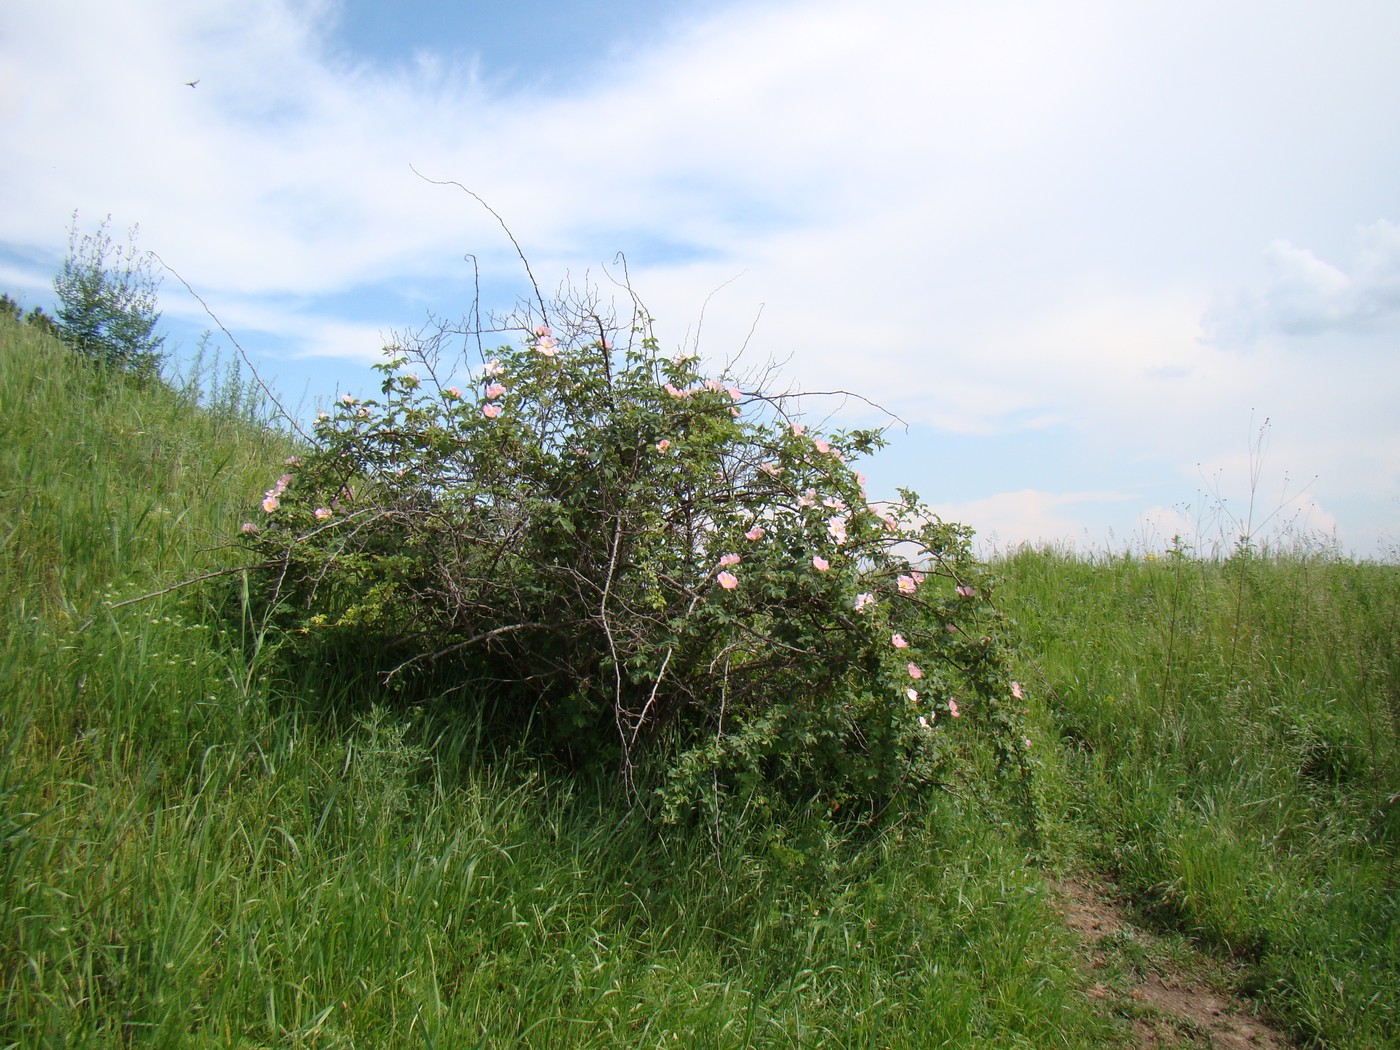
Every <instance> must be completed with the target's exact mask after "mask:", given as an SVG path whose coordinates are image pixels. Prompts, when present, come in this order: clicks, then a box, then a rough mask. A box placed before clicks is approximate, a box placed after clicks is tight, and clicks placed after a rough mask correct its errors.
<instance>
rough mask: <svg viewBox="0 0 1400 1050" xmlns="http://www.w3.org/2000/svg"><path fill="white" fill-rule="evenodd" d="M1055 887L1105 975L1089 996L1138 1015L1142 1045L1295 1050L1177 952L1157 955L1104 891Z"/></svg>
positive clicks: (1096, 968)
mask: <svg viewBox="0 0 1400 1050" xmlns="http://www.w3.org/2000/svg"><path fill="white" fill-rule="evenodd" d="M1052 889H1053V890H1054V892H1055V894H1056V896H1057V897H1058V900H1059V907H1060V911H1061V912H1062V913H1063V914H1064V917H1065V922H1066V924H1067V925H1068V926H1069V927H1070V929H1072V930H1073V931H1074V932H1075V933H1077V934H1078V935H1079V936H1080V937H1081V938H1082V939H1083V941H1084V945H1085V950H1086V955H1087V958H1088V963H1089V967H1090V971H1091V973H1095V974H1098V975H1101V976H1102V978H1103V980H1102V983H1099V982H1096V983H1095V984H1093V985H1092V986H1091V987H1090V989H1089V994H1090V995H1092V996H1094V997H1095V998H1099V999H1105V1000H1110V1001H1111V1002H1112V1004H1113V1007H1114V1009H1115V1012H1118V1013H1121V1014H1123V1015H1125V1016H1127V1017H1128V1018H1130V1019H1131V1021H1132V1024H1133V1030H1134V1032H1135V1033H1136V1035H1137V1037H1138V1041H1139V1043H1140V1044H1141V1045H1142V1046H1144V1047H1149V1048H1154V1050H1155V1048H1171V1047H1178V1048H1186V1047H1215V1048H1218V1050H1294V1044H1292V1043H1290V1042H1289V1041H1288V1040H1287V1039H1285V1038H1284V1036H1283V1034H1282V1033H1281V1032H1279V1031H1278V1030H1277V1029H1276V1028H1273V1027H1272V1026H1271V1025H1269V1024H1267V1023H1266V1022H1264V1021H1263V1020H1261V1019H1260V1018H1259V1017H1257V1016H1255V1014H1254V1013H1253V1012H1252V1011H1251V1010H1250V1008H1249V1005H1248V1004H1247V1003H1245V1002H1243V1001H1242V1000H1240V999H1238V998H1236V997H1234V996H1232V995H1231V994H1230V993H1229V992H1225V991H1222V990H1221V989H1220V987H1219V986H1218V984H1219V982H1211V981H1208V980H1206V979H1205V978H1203V977H1202V976H1201V975H1200V974H1197V973H1193V974H1192V975H1189V976H1188V974H1187V972H1186V971H1187V968H1186V967H1184V966H1177V965H1173V964H1172V962H1171V959H1170V953H1169V952H1161V951H1155V950H1154V948H1155V947H1156V946H1157V944H1158V942H1157V939H1156V938H1154V937H1153V936H1152V935H1151V934H1150V933H1147V932H1145V931H1143V930H1142V929H1140V928H1138V927H1136V926H1134V925H1133V924H1132V922H1131V921H1129V919H1128V918H1127V917H1126V915H1125V913H1124V912H1123V910H1122V909H1121V908H1119V907H1118V906H1117V905H1116V904H1115V903H1114V902H1113V900H1112V899H1111V898H1110V897H1109V896H1108V895H1107V894H1106V893H1105V892H1104V891H1102V890H1101V889H1097V888H1095V887H1092V886H1089V885H1087V884H1085V883H1082V882H1077V881H1073V880H1066V881H1061V882H1055V883H1052ZM1134 947H1135V948H1137V949H1138V950H1137V951H1129V950H1126V949H1128V948H1134Z"/></svg>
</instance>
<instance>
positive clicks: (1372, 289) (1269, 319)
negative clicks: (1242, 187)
mask: <svg viewBox="0 0 1400 1050" xmlns="http://www.w3.org/2000/svg"><path fill="white" fill-rule="evenodd" d="M1357 241H1358V242H1359V250H1358V252H1357V256H1356V260H1355V262H1354V264H1353V265H1352V266H1351V268H1350V272H1348V271H1346V270H1343V269H1341V268H1340V267H1338V266H1335V265H1333V264H1332V263H1329V262H1326V261H1325V260H1323V259H1319V258H1318V257H1317V256H1316V255H1314V254H1313V253H1312V252H1311V251H1309V250H1307V249H1306V248H1299V247H1296V246H1294V245H1293V244H1291V243H1290V242H1288V241H1286V240H1276V241H1274V242H1273V243H1272V244H1270V245H1269V247H1268V249H1267V250H1266V251H1265V253H1264V258H1265V261H1266V263H1267V265H1268V270H1269V277H1268V280H1267V282H1266V283H1265V284H1264V285H1263V287H1260V288H1251V289H1244V290H1241V291H1237V292H1235V293H1234V294H1233V295H1230V296H1228V297H1226V298H1224V299H1223V300H1221V301H1219V302H1217V303H1215V304H1214V305H1212V306H1211V308H1210V309H1209V310H1208V311H1207V312H1206V315H1205V317H1204V318H1203V319H1202V327H1203V328H1204V329H1205V333H1206V338H1207V339H1208V340H1209V341H1211V342H1213V343H1215V344H1217V345H1220V346H1224V347H1239V346H1251V345H1254V344H1255V343H1256V342H1258V340H1259V339H1260V338H1262V337H1264V336H1269V335H1286V336H1319V335H1326V334H1328V333H1335V332H1340V333H1351V334H1356V333H1363V334H1364V333H1370V332H1375V331H1377V330H1380V329H1383V328H1393V327H1396V326H1397V323H1400V226H1397V225H1396V224H1395V223H1392V222H1389V221H1387V220H1385V219H1381V220H1379V221H1377V222H1375V223H1372V224H1371V225H1369V226H1367V227H1365V228H1364V229H1362V230H1360V231H1359V233H1358V235H1357Z"/></svg>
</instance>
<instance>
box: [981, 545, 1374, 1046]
mask: <svg viewBox="0 0 1400 1050" xmlns="http://www.w3.org/2000/svg"><path fill="white" fill-rule="evenodd" d="M1000 569H1001V572H1002V574H1003V576H1004V588H1003V592H1002V593H1003V598H1004V602H1005V607H1006V609H1007V611H1008V613H1009V614H1010V615H1011V616H1012V617H1013V618H1014V619H1015V621H1016V622H1017V624H1018V626H1019V629H1020V631H1021V638H1022V640H1023V653H1024V656H1025V660H1026V673H1027V675H1028V676H1029V677H1030V678H1031V680H1032V682H1033V684H1034V686H1035V688H1034V690H1033V693H1034V695H1035V696H1037V697H1038V698H1039V699H1040V702H1041V707H1042V710H1041V719H1042V721H1043V723H1044V724H1045V725H1047V726H1048V727H1049V728H1050V729H1051V731H1052V733H1053V735H1054V736H1055V737H1056V738H1057V743H1058V747H1057V755H1056V761H1054V762H1051V763H1047V765H1046V769H1045V777H1044V780H1043V784H1042V787H1043V790H1044V791H1045V792H1046V794H1047V800H1048V804H1047V810H1048V811H1049V812H1051V813H1053V814H1056V815H1057V817H1058V819H1057V821H1056V822H1055V824H1054V827H1055V830H1056V832H1057V833H1058V835H1059V836H1061V840H1060V849H1061V850H1062V851H1063V852H1064V853H1067V854H1069V855H1075V856H1081V857H1086V858H1088V859H1090V860H1092V861H1093V862H1094V863H1095V864H1097V865H1098V866H1099V867H1100V868H1101V869H1102V870H1104V871H1105V872H1107V873H1108V874H1110V875H1111V876H1112V877H1113V878H1114V879H1116V880H1117V881H1118V882H1119V883H1120V884H1121V885H1122V886H1124V887H1125V888H1126V889H1128V890H1129V891H1130V892H1131V893H1132V894H1133V895H1134V896H1135V897H1136V899H1137V901H1138V902H1139V904H1140V905H1141V907H1142V908H1143V909H1144V910H1145V911H1146V912H1147V913H1148V914H1149V915H1152V916H1154V917H1155V918H1156V919H1157V920H1158V921H1160V922H1162V923H1164V924H1166V925H1168V926H1171V927H1175V928H1177V929H1179V930H1182V931H1185V932H1188V933H1190V934H1191V935H1192V936H1194V937H1195V938H1197V939H1198V940H1199V941H1200V942H1201V943H1203V944H1205V945H1207V946H1208V947H1210V948H1212V949H1214V950H1216V951H1219V952H1222V953H1225V954H1227V955H1230V956H1233V957H1234V958H1235V959H1237V960H1238V961H1240V962H1241V963H1242V964H1243V967H1244V968H1243V973H1244V975H1245V976H1244V980H1243V983H1244V985H1245V989H1244V990H1246V991H1248V992H1252V993H1254V994H1257V995H1258V997H1259V998H1260V999H1261V1001H1262V1002H1263V1003H1264V1004H1265V1005H1266V1006H1267V1007H1268V1009H1270V1010H1271V1011H1272V1012H1273V1013H1274V1014H1275V1015H1276V1016H1278V1017H1279V1018H1280V1019H1282V1020H1284V1021H1285V1022H1286V1023H1287V1024H1288V1025H1289V1026H1291V1027H1292V1029H1293V1030H1294V1031H1295V1033H1297V1034H1298V1035H1299V1036H1300V1037H1302V1038H1304V1039H1307V1040H1309V1041H1316V1042H1319V1043H1321V1044H1324V1045H1328V1046H1352V1047H1376V1046H1389V1045H1397V1044H1400V992H1398V991H1397V989H1400V860H1397V855H1398V854H1400V566H1396V565H1393V564H1374V563H1357V562H1354V561H1349V560H1343V559H1341V558H1339V557H1337V556H1335V555H1334V554H1333V553H1331V552H1329V551H1327V550H1326V549H1325V548H1323V549H1310V548H1308V547H1306V546H1296V547H1294V548H1293V549H1291V550H1287V551H1273V552H1264V553H1262V554H1261V553H1259V552H1256V551H1251V550H1241V551H1240V552H1238V553H1237V554H1236V555H1235V556H1233V557H1231V558H1229V559H1226V560H1208V559H1207V560H1197V559H1193V558H1189V557H1187V556H1185V554H1184V553H1182V552H1180V551H1178V552H1176V553H1175V554H1168V555H1166V556H1161V557H1152V556H1139V557H1132V556H1123V557H1099V558H1079V557H1072V556H1069V555H1066V554H1064V553H1062V552H1057V551H1054V550H1022V551H1020V552H1016V553H1014V554H1012V555H1009V556H1007V557H1005V558H1003V559H1002V560H1001V564H1000Z"/></svg>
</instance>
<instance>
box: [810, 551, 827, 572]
mask: <svg viewBox="0 0 1400 1050" xmlns="http://www.w3.org/2000/svg"><path fill="white" fill-rule="evenodd" d="M812 568H814V569H816V570H817V572H826V570H827V569H829V568H831V562H829V561H827V560H826V559H825V558H823V557H822V556H821V555H820V554H813V555H812Z"/></svg>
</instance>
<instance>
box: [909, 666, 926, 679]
mask: <svg viewBox="0 0 1400 1050" xmlns="http://www.w3.org/2000/svg"><path fill="white" fill-rule="evenodd" d="M923 676H924V672H922V671H920V670H919V665H918V664H916V663H913V662H911V663H910V664H909V677H910V678H912V679H914V681H916V682H917V681H918V680H919V679H920V678H922V677H923Z"/></svg>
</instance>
